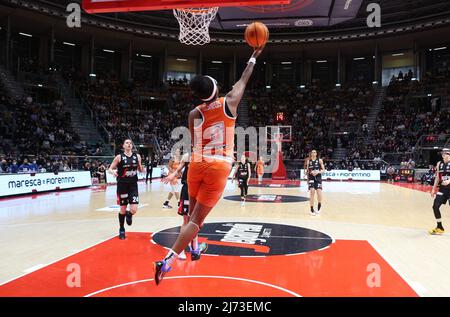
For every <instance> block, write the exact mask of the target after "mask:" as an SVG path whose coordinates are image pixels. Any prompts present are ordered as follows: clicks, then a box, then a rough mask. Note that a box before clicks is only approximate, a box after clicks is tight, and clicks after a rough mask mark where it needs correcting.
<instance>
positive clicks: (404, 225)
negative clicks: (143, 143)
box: [0, 181, 450, 297]
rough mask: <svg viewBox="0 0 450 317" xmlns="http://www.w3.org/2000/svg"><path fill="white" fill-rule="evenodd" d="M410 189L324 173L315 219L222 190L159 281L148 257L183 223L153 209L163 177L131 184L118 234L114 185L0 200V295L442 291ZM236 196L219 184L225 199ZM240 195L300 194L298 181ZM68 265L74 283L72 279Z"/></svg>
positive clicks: (444, 283)
mask: <svg viewBox="0 0 450 317" xmlns="http://www.w3.org/2000/svg"><path fill="white" fill-rule="evenodd" d="M419 187H420V186H419ZM418 189H419V190H417V189H412V188H405V187H404V186H397V185H391V184H386V183H378V182H325V183H324V207H323V211H322V213H321V215H319V216H315V217H313V216H310V214H309V203H308V201H306V200H304V201H301V202H285V201H279V200H275V201H272V202H271V203H269V204H268V203H266V202H265V201H258V200H256V201H248V202H247V204H246V206H245V207H241V205H240V203H239V201H232V200H227V199H221V201H220V202H219V204H218V206H217V207H216V208H215V209H214V210H213V212H212V213H211V215H210V216H209V217H208V219H207V222H206V224H205V226H204V228H203V229H202V231H201V233H200V241H204V242H207V243H208V244H209V248H208V250H207V252H206V254H205V255H204V256H203V257H202V258H201V260H200V261H196V262H192V261H191V260H190V258H189V257H188V259H187V260H185V261H182V260H178V261H177V263H176V264H175V266H174V270H173V271H172V272H171V273H169V274H168V275H167V277H166V278H165V279H164V281H163V282H162V283H161V284H160V285H159V286H158V287H157V286H156V285H155V283H154V281H153V269H152V262H153V261H155V260H157V259H160V258H161V257H163V256H164V255H165V253H166V252H167V248H168V247H170V246H171V243H173V241H174V239H175V238H176V234H177V232H178V229H179V226H180V224H181V217H180V216H178V215H177V214H176V211H175V209H162V202H163V200H164V199H165V195H166V194H167V192H168V191H169V190H170V189H169V186H168V185H164V184H162V183H160V182H159V181H157V182H154V183H153V184H151V185H150V184H149V185H145V184H144V183H142V182H141V183H140V184H139V190H140V193H141V205H140V208H139V209H138V215H137V216H136V217H135V219H134V223H133V225H132V226H131V227H127V239H126V240H123V241H122V240H119V239H118V238H117V229H118V228H116V227H117V210H118V207H117V206H116V196H115V195H116V194H115V190H116V187H115V186H114V185H112V186H111V185H110V186H100V187H93V188H88V189H80V190H73V191H65V192H59V193H49V194H38V195H34V196H24V197H15V198H7V199H3V200H1V201H0V214H1V215H2V219H1V227H0V229H1V231H2V235H3V236H4V237H5V239H1V242H0V247H1V248H2V250H4V251H3V252H4V259H5V260H4V261H3V262H2V263H1V269H0V272H1V276H0V280H1V283H2V284H1V287H0V295H2V296H203V297H208V296H238V297H239V296H262V297H266V296H267V297H269V296H270V297H272V296H446V295H447V294H449V292H450V288H449V287H450V286H449V285H450V279H449V277H448V274H447V269H448V268H447V266H446V265H445V263H447V261H448V260H449V259H450V253H449V252H450V251H449V248H448V247H447V246H448V244H449V243H450V241H449V237H448V236H446V235H444V236H429V235H428V233H427V229H428V228H429V227H431V226H432V225H433V217H432V211H431V208H430V205H431V201H432V200H431V198H430V196H429V194H428V193H427V192H426V190H427V189H428V188H418ZM236 194H238V189H237V188H236V185H235V184H231V182H229V184H228V185H227V188H226V190H225V193H224V196H223V198H227V197H229V196H233V195H236ZM249 194H252V195H258V196H260V197H261V196H262V197H264V196H266V199H268V200H270V199H271V197H273V196H274V195H275V196H276V195H285V196H296V197H303V198H306V197H308V192H307V188H306V187H305V182H302V184H301V186H300V187H296V188H274V187H270V188H263V187H250V191H249ZM445 214H446V216H444V220H443V221H444V223H445V222H448V221H449V220H450V219H449V217H448V213H446V212H445V211H444V215H445ZM75 269H79V273H80V276H79V278H80V279H79V282H80V284H79V286H80V287H78V286H74V285H73V283H71V281H72V279H73V278H74V275H73V274H74V272H75V271H74V270H75ZM198 285H201V286H202V287H198Z"/></svg>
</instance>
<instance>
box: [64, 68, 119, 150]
mask: <svg viewBox="0 0 450 317" xmlns="http://www.w3.org/2000/svg"><path fill="white" fill-rule="evenodd" d="M56 76H57V77H56V78H57V81H58V85H59V88H60V91H61V95H62V97H63V98H64V101H65V107H66V109H67V111H69V112H70V115H71V117H72V126H73V128H74V130H75V132H76V133H77V134H78V135H79V136H80V139H81V140H82V141H85V142H86V144H87V145H91V146H95V145H96V144H97V143H101V144H103V155H113V154H114V153H113V151H112V149H111V146H110V144H108V141H107V140H105V139H104V138H103V137H102V135H101V134H100V132H99V128H98V127H97V126H96V124H95V123H94V120H93V118H92V116H91V113H90V110H89V109H88V108H87V107H85V106H84V105H83V104H82V103H81V101H80V100H79V99H78V98H76V97H74V93H73V91H72V89H71V88H70V86H69V85H68V84H67V82H66V81H65V80H64V78H63V77H62V75H61V74H60V73H58V74H57V75H56Z"/></svg>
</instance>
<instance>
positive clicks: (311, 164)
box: [307, 159, 321, 177]
mask: <svg viewBox="0 0 450 317" xmlns="http://www.w3.org/2000/svg"><path fill="white" fill-rule="evenodd" d="M307 169H308V176H311V177H313V176H312V175H311V173H312V172H313V171H320V161H319V159H315V160H309V161H308V166H307ZM320 175H321V174H317V176H320Z"/></svg>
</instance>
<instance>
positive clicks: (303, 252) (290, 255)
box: [284, 252, 307, 256]
mask: <svg viewBox="0 0 450 317" xmlns="http://www.w3.org/2000/svg"><path fill="white" fill-rule="evenodd" d="M306 253H307V252H300V253H291V254H285V255H284V256H293V255H299V254H306Z"/></svg>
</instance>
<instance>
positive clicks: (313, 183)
mask: <svg viewBox="0 0 450 317" xmlns="http://www.w3.org/2000/svg"><path fill="white" fill-rule="evenodd" d="M310 189H315V190H317V189H322V179H317V178H310V179H309V180H308V190H310Z"/></svg>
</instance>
